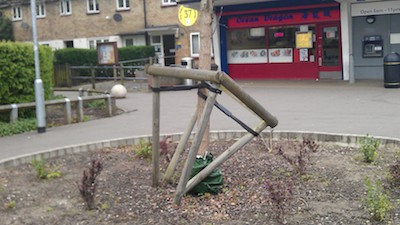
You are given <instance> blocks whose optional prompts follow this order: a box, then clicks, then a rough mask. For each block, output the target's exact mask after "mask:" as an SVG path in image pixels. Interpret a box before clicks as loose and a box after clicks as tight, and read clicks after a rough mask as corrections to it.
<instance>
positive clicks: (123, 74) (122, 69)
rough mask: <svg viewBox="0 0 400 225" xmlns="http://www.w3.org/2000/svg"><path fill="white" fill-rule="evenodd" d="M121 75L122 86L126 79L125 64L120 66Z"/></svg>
mask: <svg viewBox="0 0 400 225" xmlns="http://www.w3.org/2000/svg"><path fill="white" fill-rule="evenodd" d="M119 74H120V76H121V84H122V85H124V79H125V72H124V64H119Z"/></svg>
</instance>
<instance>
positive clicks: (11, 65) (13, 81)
mask: <svg viewBox="0 0 400 225" xmlns="http://www.w3.org/2000/svg"><path fill="white" fill-rule="evenodd" d="M39 59H40V60H39V61H40V78H41V79H42V81H43V87H44V97H45V99H48V98H49V97H50V96H51V94H52V86H51V85H52V78H53V52H52V50H51V48H49V47H47V46H39ZM35 76H36V75H35V60H34V53H33V44H31V43H19V42H4V41H1V42H0V105H5V104H12V103H22V102H34V101H35V90H34V82H35Z"/></svg>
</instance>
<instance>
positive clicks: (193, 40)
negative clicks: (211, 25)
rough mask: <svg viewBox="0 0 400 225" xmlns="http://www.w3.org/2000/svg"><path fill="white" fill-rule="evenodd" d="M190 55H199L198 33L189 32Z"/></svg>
mask: <svg viewBox="0 0 400 225" xmlns="http://www.w3.org/2000/svg"><path fill="white" fill-rule="evenodd" d="M190 55H191V56H193V57H199V56H200V33H191V34H190Z"/></svg>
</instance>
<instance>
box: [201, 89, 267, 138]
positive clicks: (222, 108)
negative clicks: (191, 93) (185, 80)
mask: <svg viewBox="0 0 400 225" xmlns="http://www.w3.org/2000/svg"><path fill="white" fill-rule="evenodd" d="M197 95H198V96H199V97H200V98H202V99H204V100H207V96H206V95H204V94H203V93H201V92H199V91H198V92H197ZM214 106H215V107H217V108H218V109H219V110H221V112H223V113H224V114H225V115H227V116H228V117H230V118H232V119H233V120H234V121H236V122H237V123H238V124H239V125H240V126H241V127H243V128H244V129H245V130H246V131H247V132H249V133H250V134H252V135H253V136H254V137H257V136H258V135H259V133H257V132H256V131H254V130H253V129H251V128H250V127H249V126H247V125H246V124H245V123H243V122H242V121H241V120H240V119H239V118H237V117H236V116H234V115H233V114H232V113H231V112H230V111H229V110H228V109H227V108H225V107H224V106H223V105H221V104H219V103H218V102H217V101H216V102H215V103H214Z"/></svg>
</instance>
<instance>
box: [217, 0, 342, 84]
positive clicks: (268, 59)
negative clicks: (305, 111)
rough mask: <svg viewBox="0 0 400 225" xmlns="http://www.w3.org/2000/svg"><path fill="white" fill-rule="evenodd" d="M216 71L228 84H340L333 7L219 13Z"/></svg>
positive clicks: (338, 42)
mask: <svg viewBox="0 0 400 225" xmlns="http://www.w3.org/2000/svg"><path fill="white" fill-rule="evenodd" d="M221 22H222V23H224V24H225V26H224V28H221V30H220V31H221V32H220V35H221V36H220V37H221V40H226V41H221V67H222V70H224V71H225V72H227V73H228V74H229V75H230V76H231V77H232V78H234V79H324V78H325V79H342V59H341V56H342V54H341V39H340V37H341V34H340V8H339V4H338V3H329V4H315V5H306V6H293V7H277V8H270V7H268V8H266V9H260V8H258V9H249V10H246V11H231V12H222V16H221Z"/></svg>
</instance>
